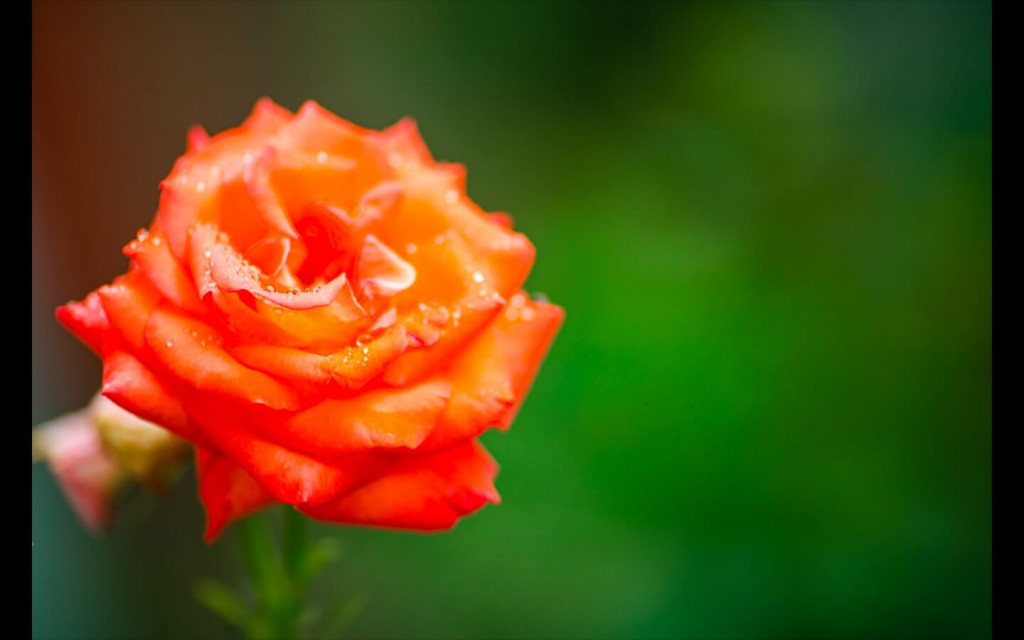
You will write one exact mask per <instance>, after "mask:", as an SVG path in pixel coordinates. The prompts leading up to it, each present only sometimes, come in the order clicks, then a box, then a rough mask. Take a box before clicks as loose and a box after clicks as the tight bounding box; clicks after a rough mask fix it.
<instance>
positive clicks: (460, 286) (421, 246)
mask: <svg viewBox="0 0 1024 640" xmlns="http://www.w3.org/2000/svg"><path fill="white" fill-rule="evenodd" d="M453 180H454V178H453V177H452V176H451V175H448V173H445V172H443V171H440V170H435V171H424V172H422V173H419V174H415V175H412V176H408V177H407V178H406V180H405V182H404V186H405V198H404V199H403V200H402V202H401V203H400V205H399V206H397V207H395V209H394V210H393V211H392V213H391V215H389V217H388V219H387V220H386V221H381V222H378V223H374V224H371V225H370V230H371V231H372V232H373V233H374V234H375V235H377V236H378V237H380V238H381V240H382V241H383V242H385V243H386V244H387V245H388V246H390V247H397V248H404V250H405V253H406V256H407V257H406V259H407V260H409V261H410V262H411V263H412V265H413V266H414V267H415V269H416V272H417V278H416V281H415V282H414V283H413V284H412V286H410V287H409V288H408V289H406V290H405V291H402V292H401V293H400V294H398V295H396V296H395V298H394V302H395V304H396V306H397V307H398V309H399V314H400V315H404V314H405V313H407V312H408V310H409V309H412V308H415V307H416V305H418V304H419V303H420V302H423V301H431V303H432V304H438V305H440V306H443V307H446V308H447V309H448V311H449V312H450V313H451V314H452V317H453V322H450V323H448V324H446V325H445V326H444V328H443V330H442V332H441V335H440V337H439V339H438V341H437V343H436V344H435V345H433V346H432V347H430V348H429V349H423V350H419V351H416V352H411V353H408V354H405V355H403V356H402V357H400V358H398V359H397V360H396V361H395V362H394V363H392V364H391V365H390V366H389V367H388V370H387V371H386V372H385V375H384V377H385V380H386V381H387V382H388V383H389V384H394V385H398V386H400V385H404V384H408V383H409V382H412V381H415V380H417V379H421V378H423V377H425V376H428V375H430V373H431V372H433V371H436V370H437V369H438V368H439V367H441V366H443V365H444V363H446V362H447V361H449V360H450V359H451V358H452V356H453V355H454V354H455V353H456V352H457V351H458V350H459V349H460V348H461V346H462V345H464V344H465V343H466V341H467V340H469V339H470V338H472V336H473V335H475V334H476V333H477V332H478V331H479V330H480V329H481V328H482V327H483V326H484V325H485V324H486V323H487V322H488V321H489V320H490V319H491V318H492V317H493V316H494V314H495V313H497V311H498V310H499V309H500V308H501V307H502V306H503V305H504V304H505V302H506V301H507V300H508V298H509V297H510V296H512V294H514V293H515V292H516V291H518V290H519V287H520V286H521V285H522V283H523V282H524V281H525V279H526V276H527V275H528V274H529V271H530V267H531V266H532V265H533V259H534V248H533V245H532V244H531V243H530V241H529V240H528V239H527V238H526V237H525V236H523V235H522V234H518V233H513V232H511V231H509V230H508V229H506V228H504V227H502V226H501V225H499V224H495V223H494V222H491V221H490V220H489V219H488V218H487V217H486V216H485V215H484V214H483V212H482V211H480V210H479V209H478V208H476V207H475V206H474V205H473V204H472V203H471V202H469V201H468V200H467V199H466V198H464V197H463V195H462V192H461V191H460V190H459V189H458V188H457V187H456V185H455V183H454V182H453ZM435 301H436V302H435ZM456 320H457V321H456Z"/></svg>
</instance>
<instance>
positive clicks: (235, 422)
mask: <svg viewBox="0 0 1024 640" xmlns="http://www.w3.org/2000/svg"><path fill="white" fill-rule="evenodd" d="M185 406H186V409H187V410H188V412H189V415H191V416H193V418H194V419H195V420H196V421H197V422H198V423H199V424H200V426H201V427H202V429H203V431H204V432H205V433H206V435H207V436H209V438H210V440H211V441H213V443H214V445H215V446H216V448H217V449H219V450H220V451H222V452H223V453H224V454H225V455H227V456H230V457H231V458H233V459H234V460H235V461H237V462H238V463H239V464H240V465H241V466H242V467H243V468H244V469H245V470H246V471H248V472H249V474H250V475H251V476H252V477H253V479H254V480H256V482H258V483H259V484H260V486H261V487H263V488H264V489H265V490H266V491H267V493H269V494H271V495H272V496H274V498H276V499H277V500H280V501H281V502H286V503H288V504H294V505H315V504H322V503H324V502H327V501H329V500H331V499H333V498H335V497H337V496H339V495H341V494H342V493H343V492H345V491H349V490H351V489H352V488H353V487H355V486H356V485H358V484H360V483H362V482H365V481H366V480H367V479H369V478H373V477H375V476H377V475H379V474H380V473H381V472H382V471H383V470H384V469H386V468H387V466H388V461H387V460H384V459H382V458H379V457H377V456H373V455H355V456H348V457H346V458H340V459H338V460H325V459H322V458H317V457H315V456H310V455H306V454H302V453H299V452H297V451H293V450H291V449H288V448H286V447H283V446H281V445H279V444H277V443H275V442H272V441H270V440H269V439H267V438H264V437H262V436H261V435H260V434H258V433H255V432H253V431H251V430H250V429H249V425H251V424H252V423H253V422H254V420H253V419H252V417H253V416H252V414H251V412H246V411H245V410H244V409H243V410H240V409H239V407H238V405H235V404H232V403H228V402H224V401H218V400H214V399H212V398H210V397H208V396H199V395H193V396H192V397H190V398H189V399H188V400H186V402H185ZM266 419H267V418H266V417H264V418H263V419H257V420H259V421H260V422H264V423H265V421H266Z"/></svg>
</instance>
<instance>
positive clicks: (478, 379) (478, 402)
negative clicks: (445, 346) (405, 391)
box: [420, 293, 565, 451]
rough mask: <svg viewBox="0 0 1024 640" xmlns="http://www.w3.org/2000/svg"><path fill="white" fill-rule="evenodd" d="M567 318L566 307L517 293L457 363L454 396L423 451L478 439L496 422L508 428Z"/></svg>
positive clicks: (450, 376)
mask: <svg viewBox="0 0 1024 640" xmlns="http://www.w3.org/2000/svg"><path fill="white" fill-rule="evenodd" d="M564 318H565V312H564V311H563V310H562V308H561V307H558V306H555V305H553V304H548V303H544V302H534V301H531V300H530V299H529V298H528V297H527V296H526V295H525V294H524V293H518V294H516V295H515V296H513V297H512V300H511V302H510V303H509V306H508V307H506V308H505V310H504V311H503V312H502V313H500V314H499V315H498V316H497V317H496V318H495V319H494V320H493V321H492V322H491V323H490V325H488V326H487V328H486V329H485V330H484V331H482V332H481V333H480V334H479V335H478V336H477V337H476V338H474V339H473V342H472V343H470V345H469V346H468V347H467V348H466V349H465V350H463V351H462V352H461V353H460V354H459V355H458V357H457V358H456V360H455V361H454V362H453V363H452V365H451V368H450V369H449V370H448V372H447V374H446V377H447V378H448V379H449V380H451V382H452V398H451V401H450V402H449V403H448V406H447V407H446V409H445V412H444V414H443V415H442V416H441V419H440V420H439V422H438V425H437V428H436V429H434V431H433V433H431V435H430V437H429V438H428V439H427V441H426V442H424V443H423V445H422V446H421V448H420V450H421V451H426V450H434V449H439V448H443V447H447V446H450V445H451V444H453V443H456V442H459V441H462V440H466V439H468V438H474V437H476V436H477V435H479V434H480V433H481V432H483V431H484V430H485V429H487V428H488V427H491V426H501V427H508V425H509V424H511V422H512V420H511V418H512V417H513V416H514V415H515V412H516V411H517V410H518V408H519V406H520V405H521V404H522V402H523V400H524V399H525V397H526V395H527V393H528V392H529V389H530V385H531V384H532V383H533V379H534V377H535V376H536V375H537V371H538V370H539V368H540V365H541V363H542V362H543V361H544V357H545V355H546V354H547V351H548V348H549V347H550V346H551V343H552V341H553V340H554V339H555V335H556V334H557V333H558V330H559V328H560V327H561V325H562V321H563V319H564Z"/></svg>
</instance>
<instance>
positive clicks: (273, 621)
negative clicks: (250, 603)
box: [238, 515, 300, 640]
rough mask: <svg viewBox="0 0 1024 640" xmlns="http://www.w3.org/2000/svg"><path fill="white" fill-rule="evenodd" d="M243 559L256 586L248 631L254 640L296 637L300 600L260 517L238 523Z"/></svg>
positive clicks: (249, 518)
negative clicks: (254, 612) (253, 609)
mask: <svg viewBox="0 0 1024 640" xmlns="http://www.w3.org/2000/svg"><path fill="white" fill-rule="evenodd" d="M238 525H239V527H238V530H239V535H240V536H241V543H242V544H241V546H242V559H243V561H244V563H245V568H246V570H247V571H248V573H249V577H250V578H251V579H252V582H253V585H254V586H255V587H256V596H257V603H258V604H257V614H256V617H255V618H254V619H253V621H252V623H251V624H250V625H248V629H247V632H248V634H249V636H250V637H252V638H254V639H255V640H263V639H269V638H275V639H276V638H288V639H292V638H295V637H296V628H295V625H296V622H297V621H298V609H299V604H300V603H299V599H298V598H297V597H296V594H295V592H294V589H293V588H292V583H291V581H290V580H289V579H288V577H287V576H286V575H285V573H284V571H282V567H281V564H280V563H279V562H278V560H277V558H276V557H275V553H274V542H273V540H272V538H271V535H270V530H269V528H268V526H267V521H266V519H265V518H264V517H263V516H262V515H254V516H250V517H248V518H245V519H243V520H242V521H241V522H239V523H238Z"/></svg>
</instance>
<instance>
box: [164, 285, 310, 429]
mask: <svg viewBox="0 0 1024 640" xmlns="http://www.w3.org/2000/svg"><path fill="white" fill-rule="evenodd" d="M145 337H146V344H147V345H148V346H149V348H150V350H151V351H152V353H153V354H154V355H155V356H156V359H157V360H158V361H159V362H160V363H161V364H162V365H164V366H165V367H166V368H167V369H168V370H169V371H170V372H171V373H172V374H173V375H174V376H175V377H176V378H177V379H178V380H179V381H180V382H182V383H184V384H186V385H188V386H190V387H191V388H194V389H196V390H198V391H200V392H205V393H213V394H215V395H218V396H220V397H224V398H231V399H233V400H235V401H239V402H244V403H256V404H262V405H266V406H268V407H271V408H274V409H295V408H297V407H298V398H297V396H296V394H295V392H294V391H292V390H291V389H289V388H288V387H287V386H285V385H283V384H281V383H280V382H278V381H276V380H274V379H273V378H271V377H270V376H268V375H266V374H264V373H261V372H259V371H254V370H252V369H249V368H248V367H245V366H243V365H242V364H241V363H239V362H238V361H237V360H235V359H234V358H233V357H231V355H230V354H229V353H228V352H227V351H225V350H224V348H223V347H222V346H221V341H222V339H223V338H222V337H221V336H220V334H218V333H217V332H216V331H215V330H214V329H213V328H212V327H210V326H209V325H208V324H206V323H204V322H202V321H200V320H196V319H195V318H190V317H188V316H186V315H183V314H181V313H180V312H178V311H177V310H174V309H173V308H171V307H169V306H167V304H166V303H164V304H161V305H160V306H159V307H157V309H156V310H155V311H153V313H152V314H151V315H150V317H149V322H147V323H146V331H145Z"/></svg>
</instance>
